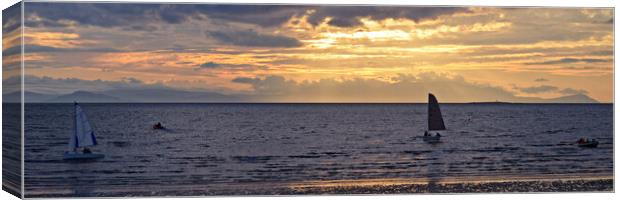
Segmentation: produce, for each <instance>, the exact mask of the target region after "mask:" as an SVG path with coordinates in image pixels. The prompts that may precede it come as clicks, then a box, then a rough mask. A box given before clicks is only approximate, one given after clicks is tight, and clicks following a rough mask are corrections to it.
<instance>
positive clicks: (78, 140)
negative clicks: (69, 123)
mask: <svg viewBox="0 0 620 200" xmlns="http://www.w3.org/2000/svg"><path fill="white" fill-rule="evenodd" d="M74 108H75V116H74V117H75V119H74V120H75V121H74V129H73V136H72V137H71V140H70V141H69V148H70V149H71V150H75V148H78V147H88V146H94V145H97V140H96V139H95V133H94V132H93V129H92V127H91V126H90V123H88V119H87V118H86V114H85V113H84V111H83V110H82V108H81V107H80V105H78V104H77V103H75V106H74Z"/></svg>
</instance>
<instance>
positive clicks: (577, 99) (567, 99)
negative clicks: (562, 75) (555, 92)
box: [546, 94, 599, 103]
mask: <svg viewBox="0 0 620 200" xmlns="http://www.w3.org/2000/svg"><path fill="white" fill-rule="evenodd" d="M546 103H599V102H598V101H597V100H595V99H593V98H590V97H589V96H588V95H585V94H575V95H570V96H563V97H558V98H553V99H546Z"/></svg>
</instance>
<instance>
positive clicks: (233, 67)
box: [194, 61, 268, 71]
mask: <svg viewBox="0 0 620 200" xmlns="http://www.w3.org/2000/svg"><path fill="white" fill-rule="evenodd" d="M206 69H226V70H229V71H255V70H266V69H268V67H266V66H264V65H254V64H228V63H216V62H213V61H209V62H205V63H202V64H200V66H198V68H195V69H194V70H206Z"/></svg>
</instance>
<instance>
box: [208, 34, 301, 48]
mask: <svg viewBox="0 0 620 200" xmlns="http://www.w3.org/2000/svg"><path fill="white" fill-rule="evenodd" d="M207 35H208V36H210V37H213V38H215V39H217V40H218V41H220V42H223V43H227V44H232V45H236V46H248V47H299V46H301V42H300V41H299V40H297V39H295V38H292V37H286V36H280V35H267V34H262V33H257V32H256V31H254V30H247V31H229V32H220V31H211V32H207Z"/></svg>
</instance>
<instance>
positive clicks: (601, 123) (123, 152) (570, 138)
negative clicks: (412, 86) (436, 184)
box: [25, 104, 613, 196]
mask: <svg viewBox="0 0 620 200" xmlns="http://www.w3.org/2000/svg"><path fill="white" fill-rule="evenodd" d="M82 108H83V109H84V111H85V112H86V114H87V116H88V117H89V120H90V122H91V125H92V126H93V128H94V130H95V132H96V133H95V134H96V136H97V139H98V142H99V144H100V145H99V146H97V147H96V148H94V151H96V152H98V153H104V154H105V155H106V157H105V158H104V159H101V160H98V161H96V162H85V163H71V162H65V161H63V160H62V154H63V152H64V151H67V150H68V147H67V146H68V145H67V143H68V141H69V137H70V135H71V131H72V129H71V128H72V125H73V124H72V123H73V120H72V115H73V113H72V112H73V106H72V104H27V105H26V117H25V120H26V125H25V128H26V130H25V131H26V136H25V144H26V145H25V148H26V154H25V159H26V160H25V187H26V192H25V193H26V195H27V196H46V195H71V196H92V195H112V194H117V192H118V191H133V190H142V191H165V188H173V187H175V186H181V187H180V188H176V189H175V190H177V192H178V190H180V189H183V188H193V189H195V188H218V187H220V188H227V189H231V190H235V189H236V188H237V187H236V186H239V187H241V186H243V187H248V186H251V185H256V186H263V187H269V184H287V183H299V182H303V181H320V180H350V179H375V178H428V177H432V178H435V179H442V178H446V179H447V178H451V177H465V178H471V179H475V178H476V177H483V176H486V177H488V176H495V177H511V176H539V175H545V176H560V175H584V174H595V175H611V174H613V105H612V104H592V105H558V104H540V105H539V104H505V105H503V104H502V105H493V104H480V105H478V104H442V105H441V108H442V112H443V116H444V120H445V122H446V126H447V128H448V131H447V133H445V136H446V137H444V138H442V140H443V142H442V143H440V144H433V145H431V144H427V143H424V142H423V141H422V138H420V137H419V136H420V135H422V134H423V131H424V129H425V127H426V109H427V108H426V104H82ZM159 121H160V122H162V124H163V125H164V126H166V127H167V128H168V129H167V130H153V129H151V125H152V124H154V123H156V122H159ZM580 137H589V138H597V139H598V140H599V141H600V142H601V143H600V145H599V147H598V148H595V149H584V148H579V147H577V146H575V145H574V142H575V141H576V140H577V139H579V138H580ZM266 183H268V184H266ZM164 194H165V192H164ZM173 194H176V195H178V194H177V193H170V195H173ZM181 194H182V193H181ZM125 195H128V194H125ZM129 195H130V194H129ZM159 195H161V193H159Z"/></svg>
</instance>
